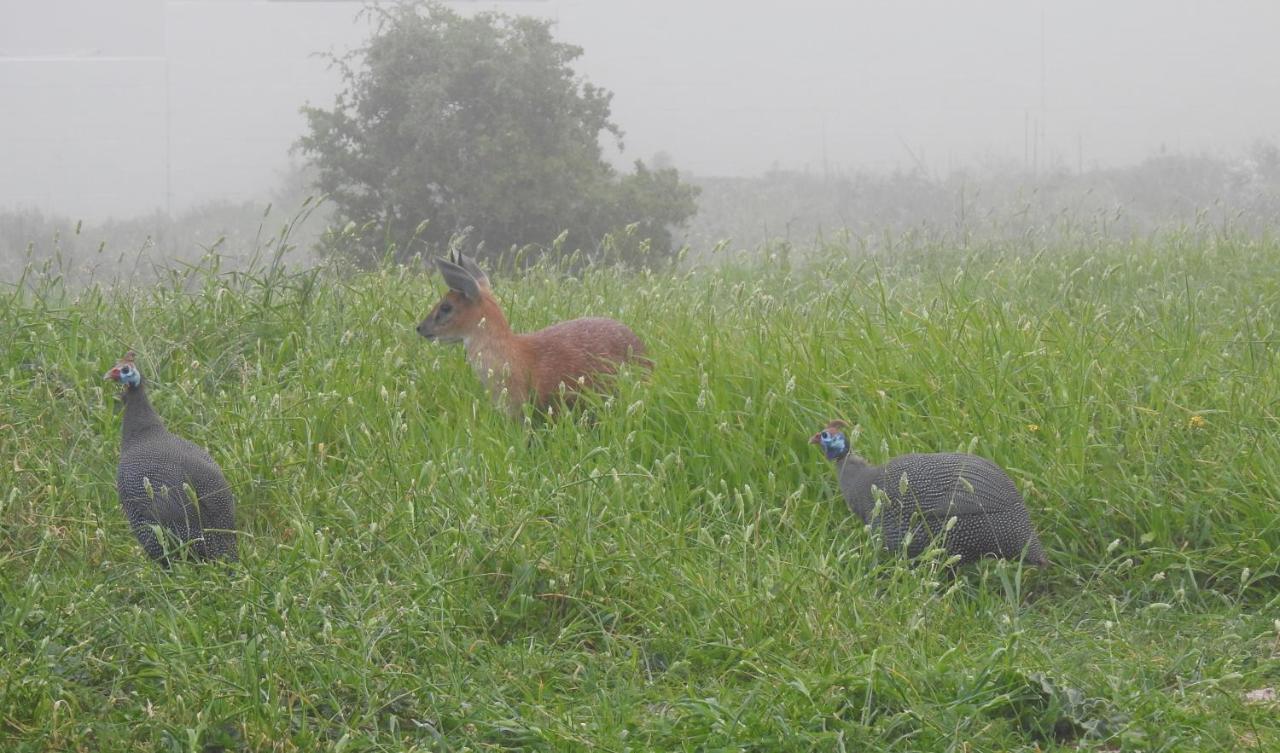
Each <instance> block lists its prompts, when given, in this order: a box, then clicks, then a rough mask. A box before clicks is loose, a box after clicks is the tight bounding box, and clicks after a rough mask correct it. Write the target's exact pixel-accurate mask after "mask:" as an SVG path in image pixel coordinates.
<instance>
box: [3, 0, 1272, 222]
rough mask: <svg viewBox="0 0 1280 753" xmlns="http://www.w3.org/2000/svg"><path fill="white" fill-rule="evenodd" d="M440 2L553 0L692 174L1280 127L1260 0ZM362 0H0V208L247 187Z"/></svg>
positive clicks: (151, 200) (1122, 160)
mask: <svg viewBox="0 0 1280 753" xmlns="http://www.w3.org/2000/svg"><path fill="white" fill-rule="evenodd" d="M451 5H453V6H454V7H457V8H460V9H467V8H477V7H480V8H486V9H499V10H504V11H507V12H525V13H534V14H537V15H543V16H547V17H550V18H553V19H555V20H556V21H557V35H558V36H559V38H561V39H562V40H565V41H569V42H573V43H575V44H579V45H581V46H583V47H584V48H585V50H586V53H585V55H584V57H583V58H582V59H581V61H580V65H579V70H580V72H581V73H583V74H584V75H585V76H586V77H587V78H588V79H590V80H591V81H592V82H594V83H596V84H598V85H601V86H604V87H606V88H608V89H610V90H612V91H613V92H614V94H615V97H614V101H613V112H614V120H615V121H616V122H617V123H618V124H619V125H621V126H622V128H623V130H624V131H625V132H626V137H625V144H626V151H625V153H622V154H615V155H613V157H614V158H615V159H616V161H618V162H619V163H620V164H625V163H626V162H627V161H629V160H630V159H633V158H636V157H641V158H645V159H649V158H651V157H652V156H653V155H654V154H655V153H657V152H660V151H665V152H667V153H669V154H670V155H671V157H672V159H673V161H674V164H675V165H676V166H677V167H679V168H681V169H682V170H688V171H691V172H692V173H695V174H700V175H752V174H758V173H760V172H762V171H765V170H767V169H769V168H770V167H772V166H775V165H776V166H780V167H787V168H797V169H806V168H807V169H810V170H817V171H821V170H823V169H829V170H851V169H872V170H889V169H894V168H898V167H913V166H923V167H925V168H926V169H928V170H930V171H931V172H934V173H936V174H943V173H945V172H947V171H948V170H950V169H951V168H953V167H958V166H962V165H975V164H981V163H988V162H998V163H1010V164H1015V165H1019V166H1021V165H1023V164H1024V163H1026V164H1028V165H1030V163H1032V162H1033V161H1034V162H1035V163H1037V164H1039V165H1041V166H1044V165H1046V164H1061V165H1065V166H1068V167H1070V168H1071V169H1075V168H1076V167H1077V166H1078V165H1083V166H1084V167H1086V168H1088V167H1091V166H1109V165H1118V164H1126V163H1130V162H1134V161H1137V160H1140V159H1142V158H1144V157H1146V156H1149V155H1150V154H1152V153H1155V152H1157V151H1158V150H1160V149H1162V148H1167V149H1170V150H1175V151H1181V152H1198V151H1205V150H1209V151H1214V152H1218V153H1233V152H1235V151H1238V150H1240V149H1241V148H1243V147H1245V146H1247V145H1248V144H1250V143H1251V142H1253V141H1255V140H1258V139H1263V140H1270V141H1278V142H1280V76H1277V75H1276V71H1280V44H1277V43H1276V34H1277V32H1278V31H1280V3H1275V2H1270V1H1268V0H1225V1H1222V2H1213V3H1208V2H1190V1H1186V0H1184V1H1182V2H1177V1H1170V0H1125V1H1123V2H1118V1H1116V0H1045V2H1043V3H1040V2H1035V0H984V1H982V2H979V1H977V0H971V1H969V2H960V1H959V0H906V1H901V2H888V1H887V0H881V1H878V2H853V1H846V2H835V1H831V0H828V1H827V2H818V1H817V0H790V1H788V2H775V1H768V2H742V1H741V0H548V1H547V2H483V3H461V2H456V3H451ZM359 7H360V6H359V5H358V4H346V3H277V2H243V1H242V0H207V1H205V2H167V3H166V2H163V1H162V0H118V1H116V2H102V1H101V0H45V2H39V3H37V2H24V1H22V0H0V97H2V99H0V102H3V106H2V107H3V109H2V110H0V115H2V116H3V117H0V175H2V176H3V178H0V208H11V207H15V206H21V207H37V208H41V209H44V210H46V211H56V212H60V213H65V214H69V215H71V216H73V217H82V218H85V219H99V218H103V217H106V216H108V215H120V216H126V215H132V214H137V213H142V212H149V211H152V210H154V209H157V208H161V209H162V208H164V207H165V205H166V198H168V197H171V198H172V205H173V208H174V209H175V210H181V209H183V208H187V207H190V206H192V205H195V204H199V203H201V202H204V201H208V200H212V199H232V200H243V199H255V200H256V199H263V200H265V197H267V196H268V195H269V194H270V192H271V191H272V189H273V188H274V186H275V185H276V184H277V183H278V182H279V179H280V176H281V174H282V172H283V171H284V170H285V169H286V168H287V166H288V164H289V159H290V158H289V153H288V152H289V147H290V145H291V144H292V143H293V142H294V140H295V139H296V138H297V137H298V136H299V135H300V133H301V132H302V128H303V119H302V117H301V115H300V114H299V113H298V108H299V107H300V106H301V105H303V104H304V103H307V102H311V103H313V104H318V105H321V106H329V105H330V104H331V103H332V98H333V95H334V93H335V92H336V86H337V76H336V74H334V72H333V71H331V70H327V68H326V63H325V61H323V60H321V59H318V58H316V57H313V56H311V53H313V52H317V51H327V50H335V51H342V50H345V49H347V48H350V47H353V46H356V45H358V44H359V43H360V42H361V41H362V39H363V38H364V36H365V35H366V33H367V28H366V27H364V26H361V25H356V24H354V23H353V17H354V15H355V12H356V11H357V10H358V9H359ZM166 59H167V61H168V63H167V65H166V62H165V61H166ZM166 95H167V96H166ZM166 123H167V124H168V127H166ZM166 134H167V135H166ZM166 158H167V162H168V166H169V169H168V171H166ZM166 174H168V176H169V182H168V183H166ZM166 186H167V187H168V190H166Z"/></svg>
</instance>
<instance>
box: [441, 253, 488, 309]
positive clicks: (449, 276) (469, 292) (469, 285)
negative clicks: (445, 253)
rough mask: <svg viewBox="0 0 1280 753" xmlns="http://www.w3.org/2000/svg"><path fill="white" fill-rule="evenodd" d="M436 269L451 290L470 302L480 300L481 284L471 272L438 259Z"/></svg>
mask: <svg viewBox="0 0 1280 753" xmlns="http://www.w3.org/2000/svg"><path fill="white" fill-rule="evenodd" d="M436 267H437V268H439V270H440V274H441V276H443V277H444V284H445V285H448V286H449V289H450V290H456V291H458V292H459V293H461V294H462V295H464V296H466V299H467V300H468V301H478V300H480V283H479V282H477V281H476V278H475V277H474V276H472V274H471V273H470V272H468V271H467V270H465V269H463V268H462V267H460V266H458V265H457V264H454V263H453V262H451V261H448V260H446V259H436Z"/></svg>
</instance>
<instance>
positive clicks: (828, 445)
mask: <svg viewBox="0 0 1280 753" xmlns="http://www.w3.org/2000/svg"><path fill="white" fill-rule="evenodd" d="M812 441H813V443H814V444H817V445H821V446H822V452H823V454H824V455H826V456H827V460H839V459H840V458H842V457H844V456H845V455H847V454H849V440H848V439H846V438H845V436H844V432H842V431H836V430H835V429H825V430H823V431H820V432H818V433H817V434H815V435H813V440H812Z"/></svg>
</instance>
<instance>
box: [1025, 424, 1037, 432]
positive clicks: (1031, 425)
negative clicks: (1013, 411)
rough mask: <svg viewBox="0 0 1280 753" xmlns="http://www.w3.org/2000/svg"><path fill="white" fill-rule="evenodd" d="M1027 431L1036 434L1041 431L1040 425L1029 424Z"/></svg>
mask: <svg viewBox="0 0 1280 753" xmlns="http://www.w3.org/2000/svg"><path fill="white" fill-rule="evenodd" d="M1027 431H1029V432H1031V433H1032V434H1035V433H1036V432H1037V431H1040V424H1027Z"/></svg>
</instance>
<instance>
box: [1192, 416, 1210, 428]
mask: <svg viewBox="0 0 1280 753" xmlns="http://www.w3.org/2000/svg"><path fill="white" fill-rule="evenodd" d="M1208 423H1209V422H1208V421H1205V420H1204V416H1202V415H1200V414H1199V413H1197V414H1195V415H1193V416H1192V417H1191V418H1188V419H1187V426H1189V427H1191V428H1192V429H1203V428H1204V427H1205V426H1207V425H1208Z"/></svg>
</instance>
